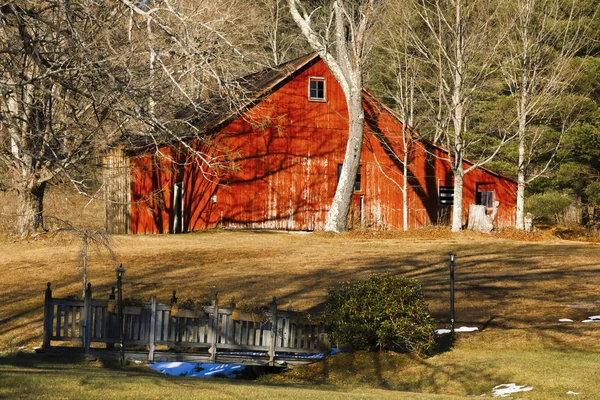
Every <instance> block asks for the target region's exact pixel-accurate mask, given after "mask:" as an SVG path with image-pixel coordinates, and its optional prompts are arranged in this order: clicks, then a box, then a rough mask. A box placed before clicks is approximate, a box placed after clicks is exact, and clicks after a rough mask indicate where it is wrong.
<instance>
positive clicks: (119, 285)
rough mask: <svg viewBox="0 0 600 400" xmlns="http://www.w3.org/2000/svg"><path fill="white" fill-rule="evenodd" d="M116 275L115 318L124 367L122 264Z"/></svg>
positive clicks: (123, 270)
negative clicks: (117, 322)
mask: <svg viewBox="0 0 600 400" xmlns="http://www.w3.org/2000/svg"><path fill="white" fill-rule="evenodd" d="M115 272H116V273H117V291H118V295H117V296H118V297H117V318H118V319H119V346H120V350H119V351H120V360H119V362H120V363H121V367H123V366H124V365H125V347H124V346H123V274H124V273H125V268H123V264H121V265H119V266H118V267H117V268H115Z"/></svg>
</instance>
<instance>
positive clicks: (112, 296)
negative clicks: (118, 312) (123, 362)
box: [106, 286, 118, 350]
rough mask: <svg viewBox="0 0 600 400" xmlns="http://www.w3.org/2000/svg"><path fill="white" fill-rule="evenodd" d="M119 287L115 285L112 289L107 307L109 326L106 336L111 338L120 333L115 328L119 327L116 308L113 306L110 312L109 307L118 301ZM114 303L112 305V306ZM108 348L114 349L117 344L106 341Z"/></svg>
mask: <svg viewBox="0 0 600 400" xmlns="http://www.w3.org/2000/svg"><path fill="white" fill-rule="evenodd" d="M116 289H117V288H115V287H114V286H113V287H112V289H111V292H110V294H109V295H108V306H107V308H106V323H107V325H108V326H107V327H106V337H107V338H110V339H115V337H116V336H118V333H115V328H116V327H117V325H118V324H117V323H116V321H115V313H114V311H115V310H114V308H112V309H111V310H110V312H109V307H114V305H115V302H116V298H117V295H116V294H115V291H116ZM111 304H112V306H111ZM106 348H107V349H110V350H112V349H114V348H115V344H114V343H109V342H107V343H106Z"/></svg>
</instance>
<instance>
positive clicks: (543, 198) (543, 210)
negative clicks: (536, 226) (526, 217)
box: [526, 192, 573, 224]
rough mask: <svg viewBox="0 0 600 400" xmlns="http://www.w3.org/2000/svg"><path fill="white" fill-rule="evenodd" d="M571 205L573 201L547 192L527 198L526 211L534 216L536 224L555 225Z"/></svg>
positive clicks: (556, 193)
mask: <svg viewBox="0 0 600 400" xmlns="http://www.w3.org/2000/svg"><path fill="white" fill-rule="evenodd" d="M571 204H573V200H572V199H570V198H569V197H566V196H563V195H562V194H560V193H558V192H547V193H544V194H534V195H533V196H531V197H529V198H528V199H527V204H526V206H527V207H526V209H527V211H528V212H530V213H532V214H533V215H534V217H535V220H536V221H537V222H543V223H550V224H552V223H554V224H556V223H558V222H559V219H560V216H561V214H563V213H564V212H565V210H566V209H567V207H569V206H570V205H571Z"/></svg>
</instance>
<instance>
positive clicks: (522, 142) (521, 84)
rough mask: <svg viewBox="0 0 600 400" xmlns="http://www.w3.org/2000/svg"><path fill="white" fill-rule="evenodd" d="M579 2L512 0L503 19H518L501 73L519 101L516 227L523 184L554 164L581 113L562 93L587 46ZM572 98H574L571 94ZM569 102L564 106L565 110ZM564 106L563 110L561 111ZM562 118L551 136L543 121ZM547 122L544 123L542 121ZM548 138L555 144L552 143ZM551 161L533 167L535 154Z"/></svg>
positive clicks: (520, 225) (521, 224) (521, 223)
mask: <svg viewBox="0 0 600 400" xmlns="http://www.w3.org/2000/svg"><path fill="white" fill-rule="evenodd" d="M581 6H582V3H581V2H580V1H579V0H571V1H568V2H564V1H558V0H514V1H511V2H509V3H507V7H506V10H505V21H508V20H510V21H514V25H513V26H514V28H513V29H512V30H511V33H510V35H509V37H508V39H509V40H507V41H506V46H505V49H506V57H505V62H504V63H503V64H502V74H503V77H504V79H505V82H506V86H507V87H508V89H509V90H510V93H511V96H512V98H513V99H514V102H515V112H516V126H517V129H516V133H517V137H518V161H517V185H518V186H517V210H516V227H517V229H525V187H526V186H527V185H528V184H529V183H531V182H532V181H534V180H535V179H537V178H538V177H540V176H542V175H543V174H544V173H545V172H546V171H547V170H548V168H549V167H550V166H551V163H552V161H553V160H554V157H555V155H556V151H557V150H558V148H559V146H560V144H561V142H562V138H563V135H564V132H565V131H566V128H567V127H568V126H569V125H570V124H572V122H573V121H574V120H575V116H576V115H577V102H575V103H571V104H569V105H565V104H560V103H561V102H560V101H557V99H559V98H560V97H563V96H564V95H565V94H566V93H567V91H568V90H569V87H570V85H571V83H572V82H574V81H575V80H576V79H577V76H578V74H579V72H580V71H578V70H577V69H576V68H573V62H572V61H573V59H574V57H575V56H576V55H577V54H578V53H579V51H580V50H581V49H582V47H583V45H584V38H585V36H586V33H587V27H586V26H585V25H584V24H583V22H584V21H585V19H584V18H582V17H583V15H582V11H583V10H582V7H581ZM571 100H572V98H571ZM565 106H566V108H565ZM557 107H558V108H562V109H561V110H557ZM553 119H556V120H559V124H558V125H559V128H558V132H559V134H558V135H557V136H556V138H555V139H554V140H551V139H550V137H549V136H548V135H546V134H545V133H546V132H548V131H549V130H548V129H543V128H541V129H540V128H536V127H535V126H534V125H539V124H540V122H541V121H546V123H547V124H550V123H551V122H552V120H553ZM542 123H543V122H542ZM548 141H552V143H551V144H550V145H549V146H548V143H547V142H548ZM544 146H546V147H548V148H547V149H546V157H547V161H546V162H545V163H544V164H543V165H542V166H540V167H539V168H537V169H536V170H532V169H531V164H532V162H533V160H534V159H535V155H540V154H541V153H544V151H543V147H544Z"/></svg>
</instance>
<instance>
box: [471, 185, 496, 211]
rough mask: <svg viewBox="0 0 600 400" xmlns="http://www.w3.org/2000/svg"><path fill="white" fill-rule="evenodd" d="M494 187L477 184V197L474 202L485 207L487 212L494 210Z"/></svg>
mask: <svg viewBox="0 0 600 400" xmlns="http://www.w3.org/2000/svg"><path fill="white" fill-rule="evenodd" d="M495 189H496V185H494V184H493V183H477V197H476V199H475V202H476V203H477V204H478V205H482V206H485V208H487V209H488V210H491V209H493V208H494V201H495V200H496V190H495Z"/></svg>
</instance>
